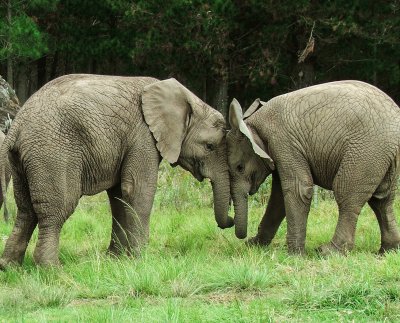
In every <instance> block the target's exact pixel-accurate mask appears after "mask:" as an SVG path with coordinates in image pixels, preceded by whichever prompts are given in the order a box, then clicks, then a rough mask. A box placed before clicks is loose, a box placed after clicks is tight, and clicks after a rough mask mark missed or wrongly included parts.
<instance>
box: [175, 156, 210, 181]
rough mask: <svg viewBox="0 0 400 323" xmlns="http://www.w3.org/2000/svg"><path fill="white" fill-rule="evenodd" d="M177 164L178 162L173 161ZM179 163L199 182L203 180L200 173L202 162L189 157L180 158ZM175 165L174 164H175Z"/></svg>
mask: <svg viewBox="0 0 400 323" xmlns="http://www.w3.org/2000/svg"><path fill="white" fill-rule="evenodd" d="M175 164H178V163H175ZM179 165H180V166H181V167H182V168H183V169H185V170H187V171H189V172H191V173H192V175H193V176H194V178H196V179H197V180H198V181H199V182H202V181H203V180H204V176H203V174H202V173H201V171H200V169H201V167H202V162H201V161H198V160H196V159H190V160H184V159H182V160H180V161H179ZM175 166H176V165H175Z"/></svg>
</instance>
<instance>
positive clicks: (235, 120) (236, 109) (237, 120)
mask: <svg viewBox="0 0 400 323" xmlns="http://www.w3.org/2000/svg"><path fill="white" fill-rule="evenodd" d="M229 123H230V125H231V127H232V129H239V131H240V132H241V133H242V134H244V135H245V136H246V137H247V139H249V140H250V143H251V146H252V147H253V150H254V152H255V153H256V154H257V155H258V156H260V157H262V158H264V159H266V160H267V162H268V166H269V167H270V168H271V169H272V170H274V169H275V164H274V161H273V160H272V158H271V157H270V156H269V155H268V154H267V153H266V152H265V151H264V150H263V149H262V148H261V147H260V146H259V145H257V143H256V142H255V140H254V138H253V135H252V133H251V131H250V129H249V128H248V127H247V125H246V123H245V122H244V121H243V113H242V107H241V106H240V103H239V102H238V101H237V100H236V99H233V100H232V103H231V105H230V107H229Z"/></svg>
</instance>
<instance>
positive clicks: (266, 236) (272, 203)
mask: <svg viewBox="0 0 400 323" xmlns="http://www.w3.org/2000/svg"><path fill="white" fill-rule="evenodd" d="M284 218H285V202H284V199H283V193H282V187H281V182H280V179H279V175H278V173H277V172H274V173H273V174H272V189H271V196H270V197H269V201H268V206H267V209H266V211H265V214H264V217H263V218H262V220H261V223H260V225H259V226H258V233H257V235H256V236H255V237H253V238H252V239H250V240H249V241H248V244H257V245H263V246H268V245H269V244H270V243H271V241H272V239H273V238H274V236H275V234H276V232H277V231H278V228H279V226H280V225H281V223H282V221H283V219H284Z"/></svg>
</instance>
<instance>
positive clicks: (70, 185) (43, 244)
mask: <svg viewBox="0 0 400 323" xmlns="http://www.w3.org/2000/svg"><path fill="white" fill-rule="evenodd" d="M79 176H80V173H79V172H76V173H74V174H71V173H68V172H67V170H64V171H63V170H61V171H58V172H57V174H55V172H50V175H49V174H48V173H47V172H46V171H45V170H41V169H37V170H36V171H35V172H34V173H33V172H32V173H31V174H30V176H29V177H28V178H29V183H30V187H31V186H32V187H33V185H35V183H41V186H40V187H39V188H38V187H37V185H36V186H35V188H36V190H34V191H33V190H31V199H32V205H33V208H34V210H35V213H36V215H37V218H38V228H39V234H38V241H37V243H36V247H35V251H34V254H33V257H34V260H35V263H36V264H38V265H45V266H48V265H50V266H51V265H59V264H60V262H59V259H58V252H59V240H60V233H61V229H62V226H63V225H64V223H65V221H66V220H67V219H68V218H69V217H70V215H71V214H72V213H73V211H74V210H75V207H76V205H77V204H78V201H79V197H80V195H81V189H80V178H79Z"/></svg>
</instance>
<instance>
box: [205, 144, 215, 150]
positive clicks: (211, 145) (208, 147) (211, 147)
mask: <svg viewBox="0 0 400 323" xmlns="http://www.w3.org/2000/svg"><path fill="white" fill-rule="evenodd" d="M214 149H215V147H214V145H213V144H210V143H207V144H206V150H208V151H213V150H214Z"/></svg>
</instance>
